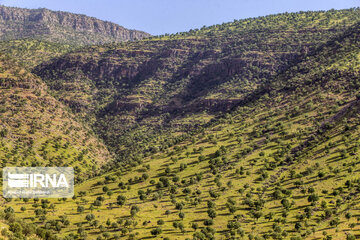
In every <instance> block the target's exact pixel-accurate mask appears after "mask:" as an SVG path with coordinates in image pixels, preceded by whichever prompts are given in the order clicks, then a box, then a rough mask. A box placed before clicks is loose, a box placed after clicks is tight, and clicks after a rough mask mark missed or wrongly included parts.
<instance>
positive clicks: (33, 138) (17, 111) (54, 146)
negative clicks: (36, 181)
mask: <svg viewBox="0 0 360 240" xmlns="http://www.w3.org/2000/svg"><path fill="white" fill-rule="evenodd" d="M0 103H1V104H0V113H1V114H0V159H1V164H2V166H3V167H4V166H69V165H71V166H73V167H74V168H75V169H76V172H77V173H78V178H77V180H81V179H83V178H88V177H90V176H91V175H92V174H90V175H89V173H88V171H89V170H91V169H93V170H94V171H93V174H96V170H97V169H99V167H100V166H101V165H103V164H105V163H106V162H107V161H109V160H111V158H112V156H111V154H110V153H109V151H108V150H107V148H106V147H105V146H104V145H103V144H102V143H101V141H99V140H98V139H97V138H96V137H95V136H94V134H93V133H92V132H91V131H90V130H89V129H88V128H86V127H84V125H83V124H80V123H79V122H77V121H76V120H75V117H74V116H73V115H72V114H70V113H69V112H68V110H67V109H66V107H65V106H64V105H63V104H61V103H60V102H58V101H57V100H56V99H54V98H53V97H52V96H50V95H49V94H48V89H47V86H46V85H45V84H44V83H43V82H42V80H41V79H39V78H38V77H36V76H34V75H33V74H31V73H29V72H27V71H26V70H25V69H23V68H21V67H18V66H17V65H16V63H15V62H14V61H13V60H11V59H9V58H7V57H3V56H2V57H1V60H0Z"/></svg>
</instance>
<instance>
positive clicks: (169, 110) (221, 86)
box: [34, 9, 360, 161]
mask: <svg viewBox="0 0 360 240" xmlns="http://www.w3.org/2000/svg"><path fill="white" fill-rule="evenodd" d="M359 16H360V14H359V9H349V10H343V11H327V12H303V13H296V14H295V13H291V14H279V15H271V16H267V17H261V18H255V19H245V20H240V21H234V22H233V23H227V24H223V25H215V26H212V27H208V28H204V29H201V30H197V31H190V32H189V33H179V34H177V35H170V36H160V37H154V38H151V39H147V40H144V41H137V42H127V43H122V44H108V45H104V46H92V47H87V48H83V49H81V50H79V51H75V52H72V53H69V54H66V55H64V56H61V57H59V58H56V59H53V60H51V61H50V62H48V63H44V64H42V65H40V66H38V67H36V68H35V69H34V73H35V74H37V75H39V76H40V77H41V78H42V79H44V81H45V82H46V83H47V84H48V86H49V87H50V89H51V90H53V93H54V95H55V97H56V98H57V99H59V100H60V101H62V102H64V103H65V104H67V105H68V106H69V107H70V108H72V109H73V111H74V112H76V114H77V115H79V116H81V117H82V118H84V119H86V121H88V122H89V123H90V124H92V126H93V128H94V130H95V131H96V132H98V133H99V135H100V136H101V137H102V138H103V139H104V140H105V142H106V143H107V145H108V146H109V147H110V148H111V149H112V150H113V151H115V152H117V153H118V154H119V155H120V156H123V157H120V158H121V159H119V161H125V160H129V159H131V158H134V159H136V158H138V157H139V156H137V155H138V154H137V152H138V153H139V154H140V155H141V153H143V151H144V149H145V150H147V151H148V152H149V151H153V150H154V146H157V145H161V144H162V143H164V142H165V145H171V144H173V143H174V142H176V140H170V138H169V135H173V136H174V135H176V136H177V135H179V134H183V133H187V132H188V131H189V130H193V129H196V127H197V126H199V125H202V124H204V123H206V122H208V121H209V120H210V119H211V118H213V117H214V116H216V115H217V114H218V113H219V112H220V113H223V112H225V111H227V110H229V109H231V108H232V107H234V106H236V105H237V104H239V103H240V102H242V101H243V100H244V99H246V98H247V97H248V96H251V95H252V94H253V93H254V92H255V93H256V90H257V89H258V88H259V87H260V86H261V85H262V84H264V83H266V82H267V80H268V79H271V78H272V77H274V76H276V75H277V74H278V73H280V72H282V71H284V70H286V69H287V68H289V67H290V66H292V65H294V64H296V63H297V61H299V59H301V58H302V57H304V56H306V55H307V54H308V53H309V52H312V51H313V50H315V49H316V48H317V47H318V46H320V45H322V44H324V43H326V42H327V41H329V40H331V39H332V38H335V37H336V36H340V35H341V34H342V33H343V31H345V29H346V28H348V27H350V26H351V25H353V24H355V23H356V22H357V21H359V20H360V17H359ZM155 149H156V147H155ZM129 156H130V158H129Z"/></svg>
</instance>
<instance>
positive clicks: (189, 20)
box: [0, 0, 360, 35]
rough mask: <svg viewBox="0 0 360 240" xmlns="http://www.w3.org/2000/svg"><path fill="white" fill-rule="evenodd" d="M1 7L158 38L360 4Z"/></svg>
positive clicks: (15, 2)
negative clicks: (63, 14) (68, 16)
mask: <svg viewBox="0 0 360 240" xmlns="http://www.w3.org/2000/svg"><path fill="white" fill-rule="evenodd" d="M0 4H2V5H6V6H17V7H26V8H40V7H45V8H49V9H52V10H62V11H69V12H74V13H82V14H86V15H89V16H93V17H97V18H99V19H102V20H108V21H112V22H115V23H117V24H120V25H122V26H124V27H127V28H131V29H138V30H143V31H146V32H149V33H151V34H154V35H158V34H163V33H176V32H182V31H188V30H190V29H193V28H200V27H202V26H204V25H206V26H210V25H213V24H217V23H223V22H229V21H232V20H234V19H242V18H247V17H257V16H264V15H268V14H273V13H282V12H297V11H301V10H302V11H306V10H328V9H332V8H335V9H344V8H351V7H359V6H360V1H359V0H0Z"/></svg>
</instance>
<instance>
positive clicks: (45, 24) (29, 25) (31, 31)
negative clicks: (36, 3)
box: [0, 6, 150, 45]
mask: <svg viewBox="0 0 360 240" xmlns="http://www.w3.org/2000/svg"><path fill="white" fill-rule="evenodd" d="M149 36H150V35H149V34H147V33H145V32H141V31H136V30H128V29H126V28H124V27H121V26H119V25H117V24H114V23H111V22H106V21H101V20H98V19H96V18H92V17H88V16H85V15H80V14H73V13H68V12H60V11H57V12H55V11H50V10H48V9H44V8H42V9H23V8H14V7H5V6H0V39H1V40H14V39H23V38H34V39H37V40H46V41H49V42H56V43H64V44H71V45H90V44H103V43H110V42H122V41H133V40H139V39H142V38H145V37H149Z"/></svg>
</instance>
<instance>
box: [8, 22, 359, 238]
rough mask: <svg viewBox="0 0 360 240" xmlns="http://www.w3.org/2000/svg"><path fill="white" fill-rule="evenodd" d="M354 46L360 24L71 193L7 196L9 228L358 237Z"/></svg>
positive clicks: (101, 233) (109, 234) (72, 233)
mask: <svg viewBox="0 0 360 240" xmlns="http://www.w3.org/2000/svg"><path fill="white" fill-rule="evenodd" d="M359 54H360V24H359V23H357V24H353V25H352V26H349V27H347V28H346V29H343V31H342V33H339V34H338V35H335V36H333V37H332V38H329V39H328V41H326V42H324V43H322V44H319V45H318V46H317V47H316V48H314V49H312V50H311V51H309V52H308V53H307V54H306V55H300V56H298V57H297V58H296V59H294V61H293V63H292V64H291V66H289V67H287V68H285V69H283V70H282V71H280V72H279V73H277V74H274V75H273V76H271V77H270V78H268V79H266V80H264V81H263V82H262V83H261V84H259V86H258V88H257V90H256V91H254V92H252V93H251V94H248V95H247V96H246V97H245V98H244V99H242V100H241V101H240V102H239V103H238V106H237V107H236V108H234V109H233V110H232V111H230V112H228V113H227V114H225V115H223V116H222V117H218V118H217V119H216V120H213V121H212V123H211V124H208V125H207V126H204V127H199V128H198V129H197V130H198V133H194V134H193V135H192V136H191V137H189V138H187V139H184V140H183V141H181V142H179V143H176V144H174V146H170V147H168V146H166V147H163V148H162V149H161V150H160V151H158V152H156V153H151V154H150V155H149V156H147V157H144V158H141V159H139V161H138V163H137V164H133V165H132V166H131V165H126V166H123V167H121V168H116V169H113V170H112V171H110V172H108V173H107V174H104V175H102V176H98V177H95V178H93V179H90V180H88V181H85V182H83V183H81V184H79V185H77V187H76V196H75V197H74V198H73V200H68V201H53V200H51V201H49V202H48V203H46V201H43V202H42V204H41V203H38V202H37V200H34V201H33V200H30V201H24V200H21V199H18V200H14V201H12V202H10V203H6V204H5V208H6V210H5V214H4V218H5V219H11V218H13V217H14V216H15V217H16V218H18V219H24V220H21V221H20V223H21V225H22V226H24V228H23V229H24V230H16V227H15V226H16V224H17V223H16V220H15V223H12V224H10V229H13V230H14V229H15V230H14V231H11V232H9V231H7V232H6V233H5V235H6V236H11V235H12V234H18V235H22V234H28V235H31V234H33V233H34V232H36V233H37V235H38V236H40V237H42V238H46V239H56V237H55V236H57V237H65V236H66V238H65V239H78V238H80V239H83V238H89V239H148V238H152V237H153V238H155V239H161V238H163V239H294V240H297V239H325V240H330V239H356V237H357V236H358V235H359V234H358V233H359V231H360V226H359V223H358V218H359V216H360V212H359V209H360V206H359V197H360V196H359V187H360V185H359V179H358V178H357V175H358V173H359V171H360V168H359V147H360V138H359V136H360V135H359V133H360V128H359V125H360V121H359V119H360V118H359V114H360V104H359V101H360V82H359V79H360V78H359V77H360V69H359ZM49 206H53V207H51V208H49ZM22 207H23V209H22V210H21V208H22ZM44 209H45V211H44ZM34 213H35V214H34ZM13 221H14V220H13ZM31 224H35V225H36V226H37V230H36V231H35V230H34V229H33V230H32V231H29V230H28V229H29V228H30V229H31V227H29V226H31ZM12 232H13V233H12Z"/></svg>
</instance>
